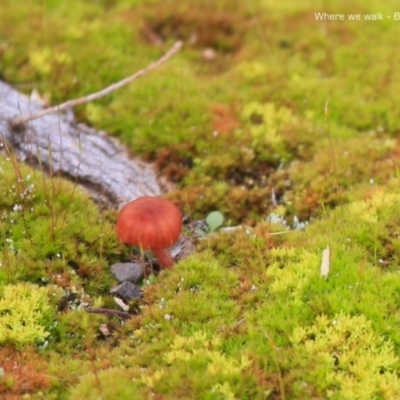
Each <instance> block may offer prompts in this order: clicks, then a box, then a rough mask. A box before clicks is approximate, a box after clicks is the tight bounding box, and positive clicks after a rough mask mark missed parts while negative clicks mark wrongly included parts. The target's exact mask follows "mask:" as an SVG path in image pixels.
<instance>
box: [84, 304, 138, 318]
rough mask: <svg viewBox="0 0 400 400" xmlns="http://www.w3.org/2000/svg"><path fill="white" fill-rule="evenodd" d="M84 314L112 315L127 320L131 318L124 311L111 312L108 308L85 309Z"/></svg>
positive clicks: (130, 315)
mask: <svg viewBox="0 0 400 400" xmlns="http://www.w3.org/2000/svg"><path fill="white" fill-rule="evenodd" d="M85 310H86V312H88V313H93V314H104V315H114V316H116V317H120V318H122V319H129V318H132V317H133V315H132V314H129V313H128V312H126V311H119V310H111V309H109V308H89V307H87V308H85Z"/></svg>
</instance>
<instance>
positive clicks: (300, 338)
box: [290, 314, 400, 400]
mask: <svg viewBox="0 0 400 400" xmlns="http://www.w3.org/2000/svg"><path fill="white" fill-rule="evenodd" d="M290 340H291V342H292V344H293V346H294V349H295V355H296V356H297V360H299V364H301V366H302V368H305V370H306V371H307V372H306V373H305V374H304V376H303V377H302V378H301V380H302V383H300V382H299V383H298V384H318V385H321V389H322V390H323V391H324V392H325V393H326V398H328V399H338V400H339V399H343V400H358V399H360V400H362V399H396V398H398V397H400V378H399V376H398V374H397V372H396V371H397V366H398V365H399V361H400V360H399V357H398V356H397V355H396V353H395V351H394V346H393V343H392V342H391V341H390V340H387V339H385V338H384V337H383V336H377V335H376V333H375V332H374V330H373V328H372V325H371V321H368V320H367V319H366V318H365V316H363V315H361V316H355V317H351V316H349V315H344V314H338V315H335V316H334V317H333V319H330V318H327V316H326V315H320V316H318V317H317V318H316V320H315V323H314V324H313V325H311V326H307V327H304V328H303V327H297V328H295V329H294V331H293V334H292V336H291V338H290Z"/></svg>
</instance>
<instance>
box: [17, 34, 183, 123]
mask: <svg viewBox="0 0 400 400" xmlns="http://www.w3.org/2000/svg"><path fill="white" fill-rule="evenodd" d="M182 45H183V42H181V41H178V42H176V43H175V44H174V45H173V46H172V47H171V48H170V49H169V50H168V51H167V52H166V53H165V54H164V55H163V56H162V57H161V58H159V59H158V60H157V61H155V62H153V63H151V64H150V65H149V66H147V67H146V68H144V69H141V70H140V71H137V72H135V73H134V74H133V75H131V76H128V77H126V78H124V79H122V80H121V81H119V82H116V83H113V84H112V85H110V86H107V87H106V88H104V89H102V90H100V91H98V92H95V93H92V94H89V95H87V96H83V97H80V98H78V99H73V100H68V101H66V102H65V103H61V104H59V105H57V106H54V107H50V108H47V109H46V110H43V111H41V112H38V113H36V114H32V115H30V116H28V117H22V118H17V119H14V120H12V121H10V123H11V125H12V126H13V127H18V126H21V125H23V124H24V123H26V122H28V121H32V120H34V119H36V118H40V117H43V116H44V115H48V114H52V113H58V112H60V111H63V110H66V109H69V108H72V107H76V106H79V105H81V104H85V103H89V102H90V101H93V100H97V99H100V98H101V97H104V96H106V95H108V94H110V93H111V92H114V91H115V90H118V89H120V88H121V87H122V86H125V85H127V84H128V83H130V82H132V81H134V80H135V79H138V78H140V77H141V76H143V75H145V74H147V73H149V72H150V71H153V70H154V69H156V68H158V67H159V66H160V65H161V64H163V63H165V62H166V61H167V60H169V59H170V58H171V57H172V56H173V55H174V54H175V53H177V52H178V51H179V50H180V49H181V47H182Z"/></svg>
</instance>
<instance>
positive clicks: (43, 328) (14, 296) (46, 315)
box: [0, 283, 55, 346]
mask: <svg viewBox="0 0 400 400" xmlns="http://www.w3.org/2000/svg"><path fill="white" fill-rule="evenodd" d="M49 296H50V290H49V289H47V288H41V287H38V286H37V285H32V284H30V283H18V284H16V285H6V286H4V287H3V288H2V289H1V295H0V316H1V324H0V343H1V344H2V345H4V344H8V343H12V344H15V345H17V346H24V345H27V344H43V343H44V341H45V340H46V339H47V337H48V336H49V335H50V332H49V330H50V329H51V328H52V325H53V324H54V322H55V306H54V304H50V301H49Z"/></svg>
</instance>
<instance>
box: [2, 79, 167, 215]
mask: <svg viewBox="0 0 400 400" xmlns="http://www.w3.org/2000/svg"><path fill="white" fill-rule="evenodd" d="M42 110H43V107H42V106H41V105H40V104H38V103H37V102H35V101H33V100H31V99H29V98H28V97H27V96H25V95H23V94H21V93H19V92H18V91H16V90H15V89H14V88H12V87H11V86H10V85H7V84H5V83H3V82H1V81H0V141H1V140H5V141H6V142H7V146H8V147H9V148H11V149H12V151H13V152H14V153H15V154H16V155H17V156H18V158H19V159H20V160H22V161H25V162H28V163H30V164H34V165H35V164H36V165H38V164H39V163H41V165H42V166H44V167H46V168H47V169H51V170H52V171H53V173H55V174H60V175H63V176H66V177H68V178H70V179H71V180H73V181H75V180H77V181H78V183H80V184H81V185H82V186H84V187H85V188H86V189H87V190H88V191H89V192H90V193H91V195H92V197H94V198H95V199H97V200H99V201H101V202H105V203H107V204H108V205H109V206H112V207H116V208H117V207H120V206H121V205H123V204H124V203H126V202H127V201H129V200H131V199H134V198H136V197H139V196H143V195H159V194H161V187H160V184H159V182H158V181H157V176H156V173H155V171H154V169H153V167H152V166H151V165H149V164H146V163H144V162H142V161H140V160H138V159H132V157H130V156H129V154H128V151H127V150H126V149H125V148H124V147H123V146H122V145H121V144H120V143H119V142H118V141H117V140H116V139H113V138H110V137H108V136H107V135H106V134H105V133H104V132H98V131H95V130H94V129H91V128H89V127H87V126H85V125H83V124H77V123H76V122H75V121H74V119H73V116H72V113H71V112H70V113H69V114H68V113H62V114H59V115H57V114H49V115H45V116H43V117H41V118H38V119H36V120H33V121H30V122H28V123H26V124H24V125H23V126H22V127H20V128H18V129H15V128H13V127H12V126H11V125H10V124H9V121H10V120H13V119H15V118H16V117H17V116H18V115H21V114H22V115H27V114H28V113H34V114H36V113H38V112H40V111H42Z"/></svg>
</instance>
